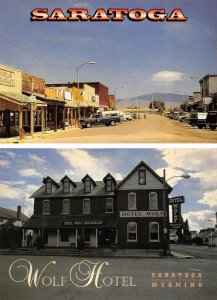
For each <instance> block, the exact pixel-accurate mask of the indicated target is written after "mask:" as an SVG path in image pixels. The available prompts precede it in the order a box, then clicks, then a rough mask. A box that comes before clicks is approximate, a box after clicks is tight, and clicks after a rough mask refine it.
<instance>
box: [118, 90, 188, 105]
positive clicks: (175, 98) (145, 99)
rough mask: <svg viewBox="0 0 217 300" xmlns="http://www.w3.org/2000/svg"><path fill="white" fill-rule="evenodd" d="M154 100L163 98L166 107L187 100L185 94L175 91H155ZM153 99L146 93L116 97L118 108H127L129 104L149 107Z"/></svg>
mask: <svg viewBox="0 0 217 300" xmlns="http://www.w3.org/2000/svg"><path fill="white" fill-rule="evenodd" d="M186 98H187V99H188V95H186ZM153 100H162V101H164V102H165V105H166V107H175V106H179V105H180V104H182V103H184V102H185V95H182V94H173V93H153ZM151 101H152V96H151V94H144V95H140V96H138V97H133V98H128V99H116V102H117V107H118V108H126V107H128V106H136V107H139V108H149V104H150V102H151Z"/></svg>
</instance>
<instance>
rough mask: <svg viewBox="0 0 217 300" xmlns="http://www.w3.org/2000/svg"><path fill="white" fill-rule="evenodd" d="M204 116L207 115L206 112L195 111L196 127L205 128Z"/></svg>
mask: <svg viewBox="0 0 217 300" xmlns="http://www.w3.org/2000/svg"><path fill="white" fill-rule="evenodd" d="M206 117H207V113H205V112H198V113H197V127H198V128H199V129H202V128H206Z"/></svg>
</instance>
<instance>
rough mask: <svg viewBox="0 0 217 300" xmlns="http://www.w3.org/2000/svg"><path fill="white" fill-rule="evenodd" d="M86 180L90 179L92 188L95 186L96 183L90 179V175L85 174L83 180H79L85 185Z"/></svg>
mask: <svg viewBox="0 0 217 300" xmlns="http://www.w3.org/2000/svg"><path fill="white" fill-rule="evenodd" d="M87 178H89V179H90V181H91V182H92V183H93V185H94V186H96V185H97V184H96V182H95V181H94V180H93V179H92V178H91V177H90V175H88V174H86V175H85V176H84V178H83V179H81V181H82V182H83V183H85V180H86V179H87Z"/></svg>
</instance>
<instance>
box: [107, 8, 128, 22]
mask: <svg viewBox="0 0 217 300" xmlns="http://www.w3.org/2000/svg"><path fill="white" fill-rule="evenodd" d="M127 13H128V9H127V8H109V9H108V14H109V15H111V14H114V16H113V17H112V18H111V21H118V22H120V21H121V22H122V21H124V20H125V18H124V17H123V14H124V15H127Z"/></svg>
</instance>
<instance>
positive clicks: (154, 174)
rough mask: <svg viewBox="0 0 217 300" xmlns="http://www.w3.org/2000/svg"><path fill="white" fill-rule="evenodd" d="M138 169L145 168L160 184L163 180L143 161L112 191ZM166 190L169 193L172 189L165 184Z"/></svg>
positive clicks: (116, 188)
mask: <svg viewBox="0 0 217 300" xmlns="http://www.w3.org/2000/svg"><path fill="white" fill-rule="evenodd" d="M140 167H145V169H147V170H148V171H149V172H150V173H151V174H152V175H153V176H155V177H156V178H157V179H158V180H159V181H160V182H161V183H162V184H163V178H162V177H160V176H159V175H158V174H157V173H156V172H155V171H154V170H152V169H151V168H150V167H149V166H148V165H147V164H146V163H145V162H144V161H141V162H140V163H139V164H138V165H137V166H136V167H135V168H134V169H133V170H132V171H131V172H130V173H129V174H128V175H127V176H126V177H125V178H124V179H123V180H122V181H121V182H120V183H119V184H118V185H117V186H116V187H115V188H114V190H118V189H119V188H120V187H121V186H122V185H123V184H124V183H125V182H126V181H127V180H128V178H130V177H131V176H132V175H133V174H134V173H135V172H136V171H137V170H138V169H139V168H140ZM165 185H166V188H167V189H169V191H170V192H171V191H172V190H173V188H172V187H171V186H170V185H169V184H168V183H166V184H165Z"/></svg>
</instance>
